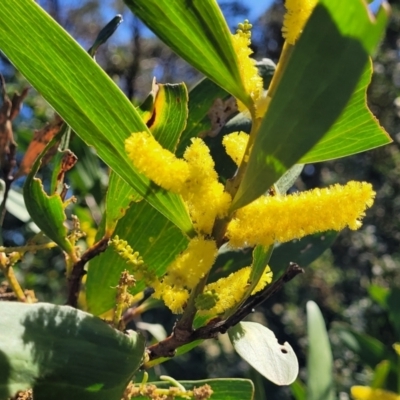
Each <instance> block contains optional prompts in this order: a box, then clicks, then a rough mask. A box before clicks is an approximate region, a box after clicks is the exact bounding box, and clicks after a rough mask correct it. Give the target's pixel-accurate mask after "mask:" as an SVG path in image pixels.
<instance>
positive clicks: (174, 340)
mask: <svg viewBox="0 0 400 400" xmlns="http://www.w3.org/2000/svg"><path fill="white" fill-rule="evenodd" d="M303 272H304V270H303V269H302V268H300V267H299V266H298V265H297V264H295V263H290V265H289V267H288V268H287V270H286V271H285V272H284V273H283V275H282V276H281V277H280V278H279V279H277V280H276V281H275V282H273V283H272V284H271V285H269V286H268V287H267V288H266V289H265V290H263V291H261V292H259V293H256V294H255V295H254V296H251V297H249V299H248V300H247V301H246V302H245V304H244V305H243V306H242V307H240V308H239V309H238V310H237V311H236V312H235V313H234V314H233V315H231V316H230V317H229V318H227V319H226V320H224V321H221V320H219V319H214V320H212V321H210V322H209V323H208V325H206V326H203V327H201V328H199V329H196V330H183V329H179V324H177V325H176V326H175V327H174V329H173V332H172V334H171V335H170V336H168V337H167V338H166V339H164V340H162V341H161V342H158V343H156V344H154V345H152V346H150V347H149V348H148V351H149V359H150V361H151V360H154V359H156V358H160V357H173V356H174V355H175V352H176V349H177V348H178V347H181V346H183V345H185V344H188V343H191V342H193V341H195V340H199V339H214V338H216V337H217V336H218V334H219V333H226V331H227V330H228V329H229V328H232V327H233V326H235V325H236V324H237V323H239V322H240V321H241V320H243V318H244V317H246V316H247V315H248V314H250V313H251V312H253V309H254V308H255V307H257V306H259V305H260V304H261V303H263V302H264V301H265V300H267V299H268V298H270V297H271V296H273V295H274V294H275V293H276V292H278V291H279V290H281V289H282V288H283V286H284V285H285V284H286V283H288V282H289V281H291V280H292V279H293V278H295V277H296V276H297V275H299V274H301V273H303ZM177 328H178V329H177Z"/></svg>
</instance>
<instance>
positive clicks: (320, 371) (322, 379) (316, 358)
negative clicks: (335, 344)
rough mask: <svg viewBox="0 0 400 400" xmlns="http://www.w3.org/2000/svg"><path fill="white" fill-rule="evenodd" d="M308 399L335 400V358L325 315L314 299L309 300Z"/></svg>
mask: <svg viewBox="0 0 400 400" xmlns="http://www.w3.org/2000/svg"><path fill="white" fill-rule="evenodd" d="M307 334H308V356H307V400H321V399H324V400H334V399H335V392H334V388H333V359H332V351H331V346H330V344H329V337H328V332H327V331H326V327H325V321H324V317H323V316H322V314H321V311H320V309H319V308H318V306H317V305H316V304H315V303H314V302H313V301H308V302H307Z"/></svg>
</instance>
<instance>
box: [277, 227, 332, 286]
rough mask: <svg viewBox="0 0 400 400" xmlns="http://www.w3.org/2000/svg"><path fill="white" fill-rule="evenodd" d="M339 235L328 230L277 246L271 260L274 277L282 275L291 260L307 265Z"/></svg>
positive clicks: (302, 265)
mask: <svg viewBox="0 0 400 400" xmlns="http://www.w3.org/2000/svg"><path fill="white" fill-rule="evenodd" d="M337 236H338V232H336V231H327V232H323V233H316V234H314V235H309V236H306V237H304V238H303V239H300V240H293V241H291V242H288V243H283V244H279V245H277V246H275V248H274V252H273V253H272V256H271V260H270V262H269V265H270V267H271V269H272V271H273V273H274V279H276V278H279V276H281V275H282V273H283V272H284V271H285V270H286V268H287V267H288V266H289V263H290V262H295V263H296V264H299V265H300V266H301V267H303V268H304V267H307V266H308V265H309V264H311V263H312V262H313V261H314V260H316V259H317V258H318V257H319V256H320V255H322V253H323V252H324V251H325V250H327V249H329V248H330V247H331V246H332V243H333V242H334V241H335V240H336V238H337Z"/></svg>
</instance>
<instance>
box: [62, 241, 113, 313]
mask: <svg viewBox="0 0 400 400" xmlns="http://www.w3.org/2000/svg"><path fill="white" fill-rule="evenodd" d="M109 239H110V238H109V237H108V236H104V237H103V238H102V239H100V240H99V241H98V242H97V243H95V244H94V245H93V246H91V247H89V248H88V249H87V250H86V251H85V252H84V253H83V254H82V257H81V258H80V259H79V260H78V261H77V262H76V263H75V264H74V265H73V266H72V271H71V274H70V276H69V277H68V299H67V305H70V306H72V307H75V308H76V307H77V305H78V296H79V290H80V288H81V281H82V277H83V276H84V275H85V264H86V263H87V262H88V261H90V260H91V259H92V258H94V257H96V256H97V255H99V254H100V253H102V252H103V251H105V250H106V249H107V246H108V241H109Z"/></svg>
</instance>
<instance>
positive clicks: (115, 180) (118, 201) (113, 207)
mask: <svg viewBox="0 0 400 400" xmlns="http://www.w3.org/2000/svg"><path fill="white" fill-rule="evenodd" d="M140 200H142V197H141V196H139V195H138V194H137V192H135V191H134V190H133V189H132V187H131V186H129V185H128V184H127V183H126V182H125V181H124V180H123V179H122V178H121V177H120V176H119V175H117V174H116V173H115V172H113V171H111V172H110V180H109V182H108V189H107V195H106V210H105V213H104V215H103V218H104V219H105V224H106V227H105V234H106V235H107V236H108V237H111V235H112V234H113V233H114V230H115V227H116V226H117V223H118V221H119V220H120V219H121V218H122V217H123V216H124V215H125V214H126V210H127V209H128V207H129V205H130V204H131V203H133V202H138V201H140Z"/></svg>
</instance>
